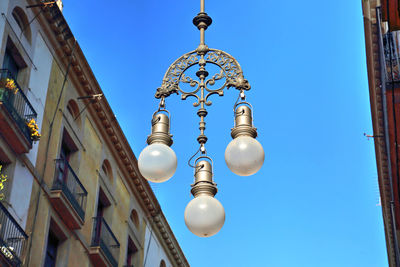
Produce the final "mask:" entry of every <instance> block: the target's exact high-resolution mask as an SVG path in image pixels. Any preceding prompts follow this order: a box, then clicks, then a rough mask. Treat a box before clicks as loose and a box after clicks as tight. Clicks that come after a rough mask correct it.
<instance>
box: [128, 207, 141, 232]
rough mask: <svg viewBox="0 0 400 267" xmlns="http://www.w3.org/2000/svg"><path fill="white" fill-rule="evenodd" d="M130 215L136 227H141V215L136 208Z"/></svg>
mask: <svg viewBox="0 0 400 267" xmlns="http://www.w3.org/2000/svg"><path fill="white" fill-rule="evenodd" d="M129 217H130V218H131V221H132V222H133V224H134V225H135V226H136V228H139V216H138V213H137V211H136V210H135V209H132V211H131V215H130V216H129Z"/></svg>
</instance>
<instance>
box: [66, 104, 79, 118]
mask: <svg viewBox="0 0 400 267" xmlns="http://www.w3.org/2000/svg"><path fill="white" fill-rule="evenodd" d="M67 110H68V112H69V113H70V114H71V116H72V118H73V119H74V120H75V119H77V117H78V115H79V107H78V104H77V103H76V101H75V100H73V99H71V100H70V101H68V105H67Z"/></svg>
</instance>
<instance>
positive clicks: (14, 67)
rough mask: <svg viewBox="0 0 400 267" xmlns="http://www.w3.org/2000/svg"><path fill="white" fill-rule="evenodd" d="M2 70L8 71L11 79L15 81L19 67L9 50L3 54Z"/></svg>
mask: <svg viewBox="0 0 400 267" xmlns="http://www.w3.org/2000/svg"><path fill="white" fill-rule="evenodd" d="M2 69H7V70H9V71H10V73H11V75H12V76H13V78H14V79H17V76H18V72H19V67H18V64H17V62H16V61H15V59H14V58H13V56H12V54H11V51H10V50H9V49H6V53H5V54H4V61H3V67H2Z"/></svg>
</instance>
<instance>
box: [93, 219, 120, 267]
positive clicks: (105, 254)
mask: <svg viewBox="0 0 400 267" xmlns="http://www.w3.org/2000/svg"><path fill="white" fill-rule="evenodd" d="M93 219H94V223H93V238H92V244H91V246H90V252H89V255H90V259H91V261H92V263H93V265H94V266H99V267H109V266H112V267H117V266H118V256H119V242H118V240H117V238H116V237H115V236H114V234H113V232H112V231H111V229H110V227H109V226H108V224H107V223H106V221H105V220H104V218H103V217H96V218H93Z"/></svg>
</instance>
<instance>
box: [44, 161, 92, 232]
mask: <svg viewBox="0 0 400 267" xmlns="http://www.w3.org/2000/svg"><path fill="white" fill-rule="evenodd" d="M55 163H56V171H55V177H54V182H53V186H52V188H51V192H50V202H51V203H52V205H53V207H54V209H55V210H56V211H57V212H58V214H59V215H60V216H61V218H62V220H63V221H64V222H65V223H66V224H67V226H68V227H69V228H70V229H80V228H82V225H83V222H84V220H85V209H86V198H87V191H86V189H85V188H84V187H83V185H82V184H81V182H80V181H79V178H78V176H77V175H76V174H75V172H74V171H73V169H72V168H71V166H70V165H69V163H68V161H66V160H64V159H56V160H55Z"/></svg>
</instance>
